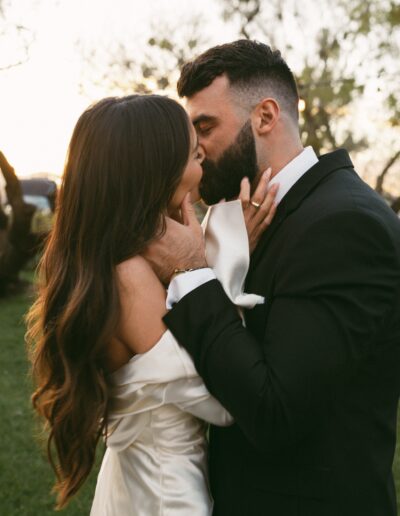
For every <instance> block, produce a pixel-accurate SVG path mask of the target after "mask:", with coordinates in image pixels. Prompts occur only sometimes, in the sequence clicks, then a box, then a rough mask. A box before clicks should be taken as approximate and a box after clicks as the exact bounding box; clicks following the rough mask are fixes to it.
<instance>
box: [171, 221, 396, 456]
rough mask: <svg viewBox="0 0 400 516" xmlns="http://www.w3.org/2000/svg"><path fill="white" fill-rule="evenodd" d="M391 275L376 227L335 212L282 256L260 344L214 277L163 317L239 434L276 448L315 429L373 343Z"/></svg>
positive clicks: (389, 304) (389, 254) (390, 252)
mask: <svg viewBox="0 0 400 516" xmlns="http://www.w3.org/2000/svg"><path fill="white" fill-rule="evenodd" d="M265 274H268V271H265ZM399 274H400V272H399V264H398V260H397V257H396V254H395V250H394V248H393V245H392V243H391V240H390V238H389V236H388V235H387V232H386V230H385V228H384V227H383V226H382V225H381V224H380V223H379V222H378V221H376V220H375V219H374V218H372V217H369V216H367V215H363V214H360V213H356V212H353V213H350V212H345V213H342V214H335V215H334V216H329V217H325V218H324V219H322V220H320V221H318V222H317V223H315V224H314V225H313V226H312V227H311V228H308V230H307V231H305V232H304V234H302V235H297V238H296V241H294V242H293V243H292V245H291V249H290V250H289V251H288V252H287V253H286V257H282V262H281V264H280V271H279V274H277V280H276V288H275V297H274V299H270V300H269V302H270V303H271V307H270V310H269V315H268V320H267V322H266V331H265V335H264V339H263V341H262V342H258V341H257V340H256V339H255V338H254V337H253V335H252V334H251V333H250V331H248V330H247V329H245V328H243V326H242V324H241V320H240V318H239V316H238V314H237V310H236V307H235V306H234V305H232V304H231V302H230V301H229V300H228V298H227V296H226V295H225V293H224V291H223V289H222V287H221V285H220V284H219V283H218V281H216V280H213V281H209V282H207V283H205V284H204V285H202V286H200V287H198V288H197V289H195V290H194V291H192V292H190V293H189V294H187V295H186V296H185V297H184V298H183V299H182V300H181V301H180V302H179V303H177V304H176V305H175V307H174V308H173V309H172V311H171V312H169V313H168V314H167V315H166V316H165V317H164V321H165V323H166V324H167V326H168V327H169V328H170V330H171V331H172V332H173V334H174V335H175V337H176V338H177V339H178V341H179V342H180V343H181V344H182V345H183V346H184V347H185V348H186V349H187V350H188V351H189V353H190V354H191V355H192V357H193V359H194V362H195V365H196V368H197V370H198V372H199V374H200V375H201V376H202V377H203V379H204V381H205V383H206V385H207V387H208V389H209V390H210V392H211V393H212V394H213V395H214V396H215V397H216V398H217V399H218V400H219V401H220V402H221V403H222V404H223V405H224V406H225V407H226V408H227V409H228V410H229V412H230V413H231V414H232V415H233V417H234V418H235V420H236V422H237V423H238V424H239V426H240V427H241V429H242V430H243V432H244V433H245V434H246V435H247V438H248V439H249V440H250V441H251V442H252V443H253V444H254V445H255V446H256V447H258V448H259V449H261V450H266V451H268V450H275V451H276V449H277V447H279V446H287V445H290V444H293V443H295V442H296V441H298V440H299V439H301V438H302V437H303V436H304V435H306V434H307V433H308V432H309V431H310V430H311V429H312V428H313V427H314V426H315V420H316V418H318V414H320V413H321V412H322V411H323V410H324V407H325V406H326V403H327V400H329V397H330V395H331V394H332V387H334V386H335V382H340V381H341V380H340V376H341V375H342V374H345V373H346V371H348V370H349V368H350V369H351V368H352V366H353V365H354V363H355V361H357V360H358V359H359V358H360V357H362V356H363V355H365V354H366V353H368V352H369V350H370V349H371V347H373V345H374V341H375V338H376V336H377V334H378V332H380V331H381V330H383V328H384V327H385V321H386V320H387V318H389V317H390V315H391V311H392V309H393V306H394V296H395V293H396V288H398V285H399V281H400V280H399ZM267 302H268V300H267Z"/></svg>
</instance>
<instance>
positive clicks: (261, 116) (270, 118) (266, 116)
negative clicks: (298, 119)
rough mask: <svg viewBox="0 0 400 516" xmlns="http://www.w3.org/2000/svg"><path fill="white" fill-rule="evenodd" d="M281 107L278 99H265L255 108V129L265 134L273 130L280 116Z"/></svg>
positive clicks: (261, 134)
mask: <svg viewBox="0 0 400 516" xmlns="http://www.w3.org/2000/svg"><path fill="white" fill-rule="evenodd" d="M280 112H281V110H280V108H279V104H278V103H277V101H276V100H275V99H273V98H266V99H263V100H262V101H261V102H260V103H259V104H257V106H256V107H255V108H254V111H253V113H252V122H253V128H254V131H255V132H256V133H257V134H258V135H259V136H263V135H266V134H267V133H269V132H271V130H272V129H273V128H274V127H275V125H276V123H277V121H278V120H279V117H280Z"/></svg>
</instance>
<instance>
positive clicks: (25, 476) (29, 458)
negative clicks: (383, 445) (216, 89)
mask: <svg viewBox="0 0 400 516" xmlns="http://www.w3.org/2000/svg"><path fill="white" fill-rule="evenodd" d="M29 303H30V299H29V296H27V295H26V294H20V295H17V296H14V297H12V298H10V299H7V300H0V364H1V374H0V416H1V417H0V435H1V446H0V486H1V488H0V514H1V515H2V516H3V515H4V516H47V515H51V514H54V513H53V507H54V498H53V497H52V496H51V495H50V494H49V493H50V490H51V486H52V483H53V476H52V473H51V471H50V468H49V466H48V464H47V462H46V460H45V458H44V453H41V451H40V446H39V444H38V439H36V438H35V437H34V436H35V435H37V434H38V430H37V426H35V423H34V418H33V414H32V410H31V406H30V401H29V398H30V393H31V384H30V380H29V377H28V364H27V360H26V353H25V346H24V339H23V336H24V332H25V328H24V323H23V315H24V314H25V312H26V310H27V308H28V306H29ZM398 428H399V431H400V419H399V426H398ZM399 435H400V433H399ZM97 470H98V466H97V467H96V468H95V469H94V470H93V472H92V475H91V477H90V478H89V480H88V482H87V484H86V485H85V486H84V488H83V489H82V491H81V492H80V493H79V495H78V496H77V497H76V499H74V500H73V501H72V502H71V504H70V505H69V506H68V507H67V508H66V509H65V510H64V511H63V512H62V513H61V514H63V515H65V516H78V515H79V516H82V515H88V514H89V512H90V506H91V501H92V497H93V493H94V488H95V482H96V476H97ZM394 473H395V481H396V488H397V493H398V494H399V498H400V448H399V446H398V448H397V452H396V457H395V463H394ZM399 501H400V500H399ZM398 506H399V509H400V503H398Z"/></svg>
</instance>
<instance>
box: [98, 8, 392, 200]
mask: <svg viewBox="0 0 400 516" xmlns="http://www.w3.org/2000/svg"><path fill="white" fill-rule="evenodd" d="M216 1H218V2H219V4H220V6H221V17H222V18H223V20H224V22H225V23H226V24H230V25H231V26H233V27H234V28H235V30H236V33H237V35H238V37H243V38H252V39H258V40H260V41H263V42H266V43H268V44H270V45H271V46H273V47H275V48H279V49H280V50H281V52H282V54H283V55H284V57H285V59H286V60H287V61H288V62H289V64H290V65H291V67H292V69H293V71H294V72H295V75H296V77H297V79H298V86H299V93H300V96H301V99H302V103H301V104H302V105H301V120H300V121H301V134H302V139H303V143H304V144H305V145H312V146H313V148H314V149H315V150H316V152H317V153H323V152H326V151H329V150H331V149H333V148H337V147H345V148H346V149H347V150H348V151H350V152H353V154H357V153H358V152H359V151H363V150H364V149H366V148H367V147H370V146H371V145H374V144H375V142H373V141H372V142H371V141H370V140H369V138H368V131H363V128H362V125H363V122H362V120H363V119H362V117H361V118H360V113H361V111H362V109H365V106H366V105H367V103H366V102H365V99H366V97H367V96H368V95H369V96H371V89H374V90H375V93H376V94H378V95H379V99H380V100H379V101H377V102H380V101H381V106H379V107H378V106H376V107H375V106H374V107H373V111H374V112H373V113H371V115H372V117H377V116H378V115H379V116H380V117H381V121H382V120H383V123H384V126H385V127H384V131H385V132H389V131H392V134H393V135H394V136H393V138H392V141H393V145H389V146H387V148H386V147H385V148H384V147H383V146H379V147H378V146H376V154H377V155H378V159H377V161H380V162H381V163H384V166H383V168H382V169H381V170H377V171H376V172H375V176H376V177H377V178H378V185H377V189H378V190H379V191H380V192H382V193H383V194H387V192H386V191H385V188H384V179H385V178H387V177H388V176H389V175H390V173H391V171H393V170H394V169H395V167H396V165H398V162H399V161H400V160H399V157H400V155H399V150H400V147H399V144H398V141H399V140H400V138H399V136H400V124H399V120H400V117H399V115H400V88H399V86H398V77H399V76H400V61H399V59H398V55H399V54H400V5H399V4H398V2H396V1H394V0H319V1H318V2H317V1H316V0H303V1H302V2H298V1H297V0H268V1H267V0H216ZM201 26H204V22H203V24H201V23H199V20H196V19H193V20H191V21H190V23H186V24H185V26H184V27H182V26H179V27H168V26H166V25H164V26H163V25H162V24H161V25H158V26H157V28H156V27H154V29H153V34H154V35H153V36H151V37H150V38H149V39H148V41H147V46H146V48H145V50H144V52H142V53H139V52H136V53H135V52H133V51H132V49H130V48H129V47H127V46H126V45H124V44H121V45H120V46H119V47H118V48H117V49H116V51H115V52H114V53H113V54H112V55H111V54H109V56H108V57H109V59H108V62H109V66H108V67H107V72H106V74H105V75H104V76H102V77H101V79H100V80H101V81H102V83H103V84H104V80H105V81H107V77H108V78H110V77H112V78H113V79H112V82H113V84H111V86H112V87H113V88H114V89H115V90H116V91H118V92H126V91H133V90H135V91H140V92H144V93H149V92H151V91H155V90H157V91H159V90H167V91H168V92H170V91H171V90H173V89H174V86H175V81H176V78H177V76H178V70H179V68H180V67H181V65H182V64H183V62H185V61H186V60H187V59H190V58H193V56H195V55H196V54H198V53H200V52H201V51H203V50H204V49H205V48H206V47H207V46H209V44H210V43H209V42H207V41H206V40H205V39H204V38H202V37H201V36H200V30H199V28H200V27H201ZM139 55H140V57H138V56H139ZM369 108H370V107H369ZM376 108H377V109H376ZM364 117H365V116H364ZM396 135H397V136H396ZM396 141H397V143H396ZM379 178H380V179H379ZM394 205H397V204H394Z"/></svg>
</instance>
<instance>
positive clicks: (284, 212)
mask: <svg viewBox="0 0 400 516" xmlns="http://www.w3.org/2000/svg"><path fill="white" fill-rule="evenodd" d="M342 168H353V163H352V161H351V159H350V156H349V154H348V152H347V151H346V150H344V149H339V150H337V151H334V152H330V153H329V154H325V155H324V156H320V158H319V161H318V163H316V164H315V165H314V166H313V167H311V168H310V169H309V170H308V171H307V172H306V173H305V174H304V175H303V176H302V177H301V178H300V179H299V180H298V181H297V183H295V184H294V185H293V186H292V188H291V189H290V190H289V192H288V193H287V194H286V195H285V197H284V198H283V199H282V201H281V202H280V204H279V206H278V208H277V210H276V214H275V217H274V220H273V221H272V223H271V225H270V227H269V228H268V229H267V230H266V232H265V233H264V235H263V237H262V238H261V240H260V242H259V243H258V245H257V247H256V249H255V251H254V252H253V254H252V256H251V259H250V271H249V272H251V271H252V270H254V268H255V267H256V266H257V264H258V263H259V261H260V259H261V258H262V256H263V254H264V252H265V250H266V248H267V246H268V244H269V243H270V242H271V240H272V239H273V237H274V235H275V234H276V232H277V230H278V228H279V226H280V225H281V224H282V222H283V221H284V220H285V219H286V218H287V217H288V216H289V215H290V214H291V213H292V212H293V211H295V210H296V209H297V208H298V207H299V206H300V204H301V203H302V201H303V200H304V199H305V198H306V197H307V196H308V195H310V193H311V192H312V191H313V190H314V189H315V188H316V187H317V186H318V184H319V183H320V182H321V181H322V180H323V179H325V178H326V177H327V176H328V175H330V174H331V173H332V172H334V171H335V170H338V169H342Z"/></svg>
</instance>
